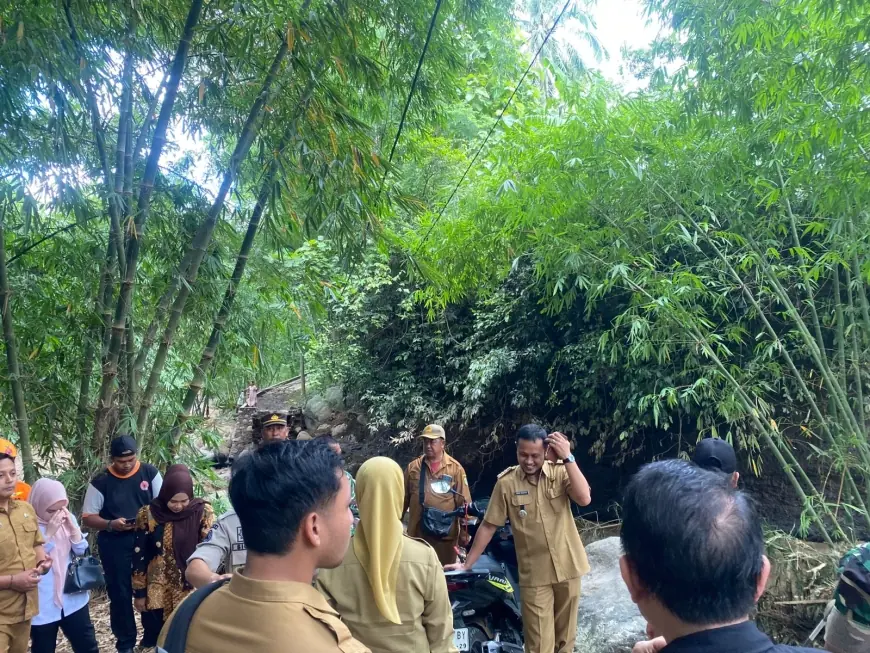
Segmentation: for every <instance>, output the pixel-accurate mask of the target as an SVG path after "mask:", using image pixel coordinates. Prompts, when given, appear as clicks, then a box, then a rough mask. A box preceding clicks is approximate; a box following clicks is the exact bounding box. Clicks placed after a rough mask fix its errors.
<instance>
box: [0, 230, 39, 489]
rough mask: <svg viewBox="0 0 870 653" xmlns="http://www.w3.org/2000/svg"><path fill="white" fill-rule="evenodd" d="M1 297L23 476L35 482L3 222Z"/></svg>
mask: <svg viewBox="0 0 870 653" xmlns="http://www.w3.org/2000/svg"><path fill="white" fill-rule="evenodd" d="M0 297H2V301H3V305H2V311H0V315H2V321H3V342H4V344H5V345H6V368H7V371H8V372H9V385H10V386H11V387H12V408H13V410H14V411H15V424H16V426H17V429H18V445H19V449H21V461H22V463H24V480H25V481H27V482H28V483H31V484H32V483H34V482H36V478H37V477H36V468H35V467H34V466H33V450H32V449H31V447H30V429H29V426H28V421H27V405H26V404H25V402H24V385H23V383H22V382H21V370H20V369H19V367H18V343H17V342H16V340H15V328H14V326H13V324H12V290H11V288H10V287H9V278H8V276H7V274H6V226H5V225H4V224H3V223H2V222H0Z"/></svg>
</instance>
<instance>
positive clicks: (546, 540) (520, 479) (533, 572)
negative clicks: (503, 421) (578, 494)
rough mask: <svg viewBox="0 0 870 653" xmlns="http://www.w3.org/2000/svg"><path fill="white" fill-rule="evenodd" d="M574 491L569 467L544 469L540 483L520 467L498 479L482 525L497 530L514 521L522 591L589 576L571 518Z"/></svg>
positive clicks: (552, 464)
mask: <svg viewBox="0 0 870 653" xmlns="http://www.w3.org/2000/svg"><path fill="white" fill-rule="evenodd" d="M570 485H571V483H570V481H569V479H568V471H567V470H566V469H565V466H564V465H562V464H554V463H550V462H546V463H544V467H543V469H542V471H541V475H540V476H539V477H538V479H530V478H529V477H527V476H526V474H525V473H524V472H523V470H522V468H521V467H519V466H517V467H509V468H508V469H506V470H505V471H503V472H502V473H501V474H499V477H498V481H497V482H496V484H495V489H493V491H492V497H491V498H490V500H489V506H488V508H487V510H486V515H485V516H484V518H483V519H484V521H486V522H487V523H489V524H492V525H493V526H503V525H504V523H505V520H508V519H509V520H510V522H511V529H512V530H513V534H514V544H515V545H516V550H517V562H518V563H519V572H520V586H526V587H540V586H542V585H553V584H555V583H561V582H563V581H566V580H570V579H572V578H579V577H580V576H582V575H584V574H586V573H588V572H589V562H588V561H587V560H586V550H585V549H584V548H583V542H582V541H581V540H580V534H579V533H578V532H577V524H575V523H574V516H573V515H572V514H571V498H570V497H569V496H568V487H569V486H570ZM521 510H525V516H522V515H521V514H520V511H521Z"/></svg>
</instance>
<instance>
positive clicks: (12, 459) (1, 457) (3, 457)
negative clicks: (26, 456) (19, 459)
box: [0, 453, 15, 462]
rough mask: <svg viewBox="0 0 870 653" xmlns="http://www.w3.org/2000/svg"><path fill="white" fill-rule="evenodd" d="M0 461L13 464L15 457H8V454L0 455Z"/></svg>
mask: <svg viewBox="0 0 870 653" xmlns="http://www.w3.org/2000/svg"><path fill="white" fill-rule="evenodd" d="M0 460H11V461H12V462H15V456H10V455H9V454H5V453H0Z"/></svg>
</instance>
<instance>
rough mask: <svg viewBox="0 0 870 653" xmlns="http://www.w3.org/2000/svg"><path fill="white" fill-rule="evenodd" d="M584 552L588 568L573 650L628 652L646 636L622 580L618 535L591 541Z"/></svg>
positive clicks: (644, 628)
mask: <svg viewBox="0 0 870 653" xmlns="http://www.w3.org/2000/svg"><path fill="white" fill-rule="evenodd" d="M586 555H587V556H588V557H589V566H590V567H591V571H590V572H589V573H588V574H586V575H585V576H584V577H583V582H582V591H581V594H580V608H579V609H578V611H577V643H576V644H575V646H574V653H630V651H631V648H632V647H633V646H634V645H635V644H636V643H637V642H639V641H640V640H643V639H646V619H644V618H643V617H642V616H641V614H640V612H639V611H638V609H637V606H636V605H635V604H634V603H632V601H631V597H630V596H629V594H628V589H627V588H626V587H625V583H624V582H623V581H622V575H621V574H620V572H619V557H620V556H621V555H622V545H621V544H620V542H619V538H618V537H608V538H606V539H603V540H599V541H598V542H593V543H592V544H590V545H589V546H587V547H586Z"/></svg>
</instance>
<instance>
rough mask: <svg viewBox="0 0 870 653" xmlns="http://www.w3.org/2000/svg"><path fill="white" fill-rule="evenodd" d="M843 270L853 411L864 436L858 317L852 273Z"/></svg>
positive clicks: (861, 434)
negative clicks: (847, 301) (849, 345)
mask: <svg viewBox="0 0 870 653" xmlns="http://www.w3.org/2000/svg"><path fill="white" fill-rule="evenodd" d="M843 272H844V274H845V275H846V297H847V298H848V300H849V319H850V320H851V321H852V323H851V324H850V325H849V331H850V332H851V336H852V371H853V372H854V374H855V381H854V383H855V408H856V411H855V412H856V413H857V417H858V423H859V424H860V425H861V427H862V430H861V431H860V432H859V433H858V435H859V436H860V437H862V438H864V437H865V435H866V433H865V431H864V428H866V426H867V421H866V419H865V418H864V387H863V386H864V381H863V380H862V379H861V346H860V345H859V344H858V330H859V327H858V319H857V317H856V313H855V299H854V292H853V291H852V274H851V273H850V272H849V268H844V269H843Z"/></svg>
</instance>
